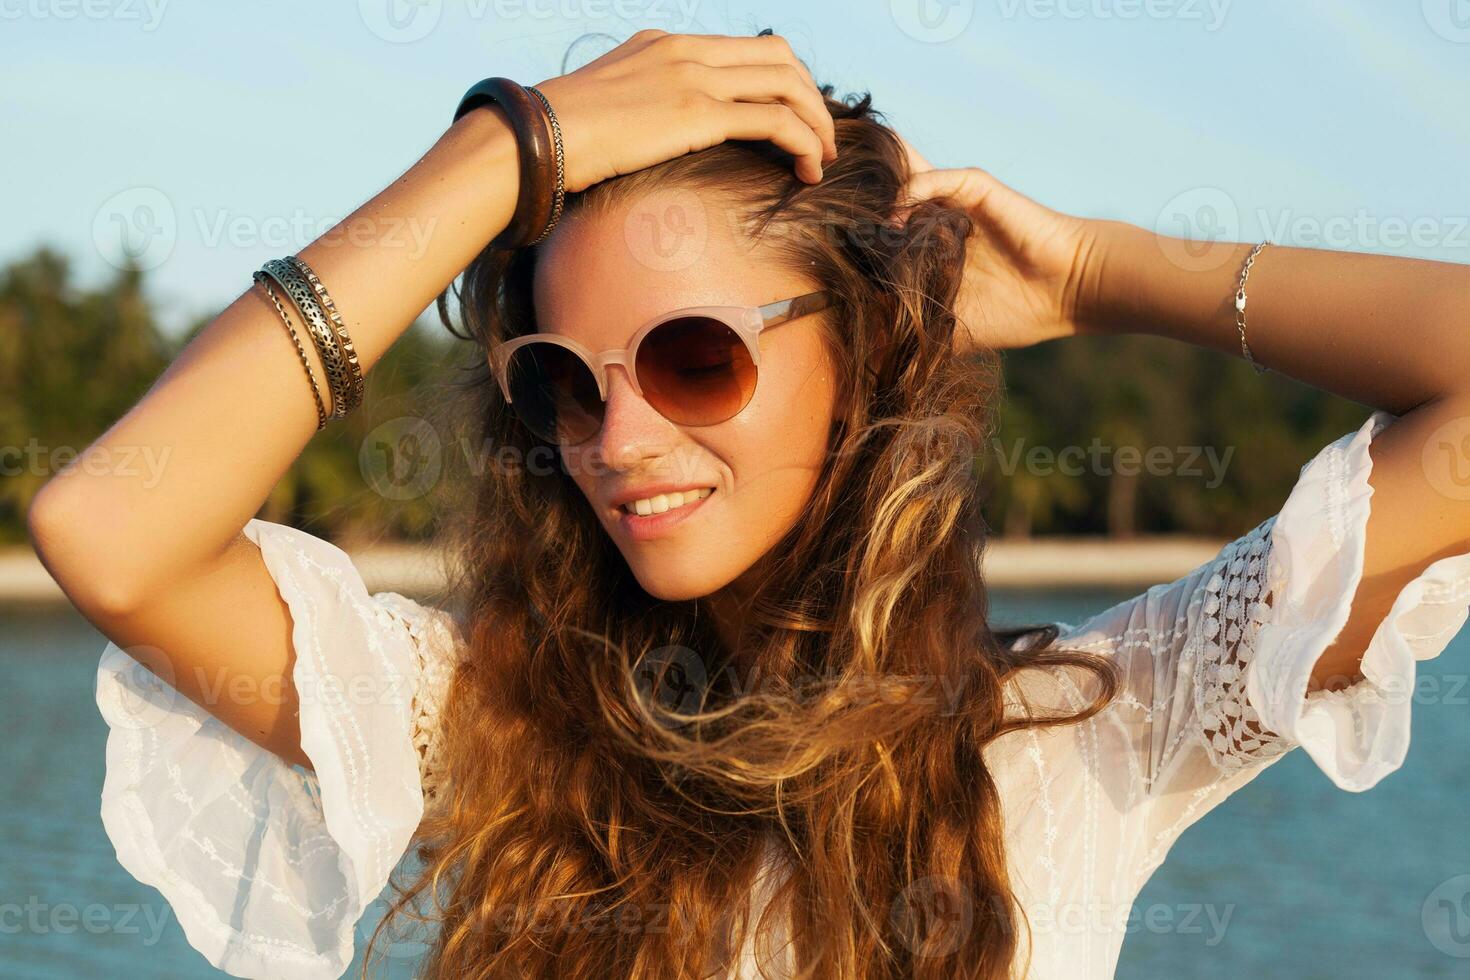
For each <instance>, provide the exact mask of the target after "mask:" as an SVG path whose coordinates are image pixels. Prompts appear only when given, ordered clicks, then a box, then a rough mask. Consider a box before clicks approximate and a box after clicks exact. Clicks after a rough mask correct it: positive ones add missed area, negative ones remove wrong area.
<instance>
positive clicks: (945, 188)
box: [904, 167, 1002, 207]
mask: <svg viewBox="0 0 1470 980" xmlns="http://www.w3.org/2000/svg"><path fill="white" fill-rule="evenodd" d="M1001 186H1002V185H1001V183H1000V182H999V181H998V180H996V179H995V178H994V177H992V176H990V174H988V173H986V172H985V171H983V170H981V169H980V168H978V167H952V168H946V169H944V170H925V171H923V172H922V173H917V174H914V175H913V176H912V177H910V178H909V179H908V181H907V182H905V184H904V191H905V195H906V197H907V198H908V199H909V200H910V201H913V202H917V201H924V200H928V199H930V198H935V197H947V198H950V199H951V200H953V201H954V202H955V203H957V204H960V205H964V206H966V207H971V206H973V205H976V204H979V203H980V202H981V201H983V200H984V199H985V197H986V196H987V195H988V194H991V193H994V192H995V191H996V189H997V188H1000V187H1001Z"/></svg>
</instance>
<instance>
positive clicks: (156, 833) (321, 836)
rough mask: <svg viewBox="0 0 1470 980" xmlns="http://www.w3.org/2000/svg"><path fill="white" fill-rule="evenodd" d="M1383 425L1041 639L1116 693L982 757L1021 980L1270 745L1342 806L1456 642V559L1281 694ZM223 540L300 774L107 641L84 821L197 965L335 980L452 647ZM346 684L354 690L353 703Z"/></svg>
mask: <svg viewBox="0 0 1470 980" xmlns="http://www.w3.org/2000/svg"><path fill="white" fill-rule="evenodd" d="M1393 421H1394V417H1393V416H1391V415H1388V414H1386V413H1383V412H1378V413H1375V414H1374V415H1373V416H1371V417H1370V418H1369V419H1368V420H1367V421H1366V422H1365V423H1364V424H1363V426H1362V427H1361V428H1360V429H1359V430H1357V431H1355V432H1350V433H1347V434H1346V435H1344V436H1343V437H1342V438H1340V439H1338V440H1336V441H1335V442H1333V443H1332V444H1330V445H1328V446H1326V447H1325V448H1324V449H1322V450H1321V452H1320V453H1318V454H1317V455H1316V456H1315V457H1314V458H1313V459H1312V460H1311V461H1309V462H1308V463H1307V464H1306V465H1305V466H1304V467H1303V468H1302V470H1301V474H1300V477H1299V480H1298V482H1297V484H1296V486H1295V487H1294V488H1293V490H1292V492H1291V494H1290V496H1289V497H1288V499H1287V501H1286V503H1285V504H1284V506H1283V507H1282V509H1281V510H1280V512H1279V513H1277V514H1276V515H1275V516H1273V517H1272V518H1270V519H1269V520H1267V521H1264V522H1263V523H1262V524H1260V525H1259V526H1257V527H1256V528H1254V529H1253V530H1251V531H1250V532H1249V533H1247V534H1245V535H1244V536H1243V537H1241V538H1240V539H1238V540H1236V541H1235V542H1233V543H1231V544H1230V545H1228V546H1227V547H1225V548H1224V549H1223V550H1222V551H1221V552H1220V553H1219V555H1218V556H1216V557H1215V558H1214V559H1213V560H1211V561H1210V562H1208V563H1206V564H1204V565H1202V566H1200V567H1199V568H1197V569H1195V570H1194V571H1192V572H1190V573H1189V574H1188V575H1185V576H1184V577H1182V578H1180V579H1178V580H1177V581H1174V582H1171V583H1167V584H1162V585H1157V586H1154V587H1153V588H1150V589H1148V590H1147V591H1145V592H1143V593H1142V594H1140V595H1138V596H1135V597H1134V598H1132V599H1129V600H1127V601H1125V602H1122V603H1119V604H1117V605H1115V606H1113V607H1112V608H1110V609H1108V610H1105V611H1104V612H1101V613H1099V614H1097V615H1096V616H1093V617H1091V618H1089V619H1088V620H1087V621H1086V622H1083V623H1080V624H1076V625H1073V624H1066V623H1064V624H1061V625H1062V629H1063V634H1062V642H1063V643H1064V645H1066V646H1068V647H1070V648H1082V649H1087V650H1093V651H1097V652H1099V653H1102V654H1105V655H1106V656H1109V657H1112V658H1115V659H1116V660H1117V661H1118V662H1119V663H1120V665H1121V667H1122V672H1123V676H1124V678H1125V685H1124V691H1123V694H1122V696H1121V697H1120V698H1119V699H1117V700H1116V701H1115V702H1114V703H1113V704H1112V705H1111V706H1110V707H1108V708H1107V709H1106V710H1105V711H1104V712H1103V713H1102V714H1100V715H1099V716H1097V717H1095V718H1093V719H1092V720H1090V721H1088V722H1084V723H1082V724H1078V725H1073V726H1070V727H1066V728H1060V729H1051V730H1045V731H1027V732H1020V733H1015V734H1013V735H1009V736H1006V737H1005V738H1003V739H1000V740H997V741H996V742H994V743H992V744H991V745H990V746H989V747H988V748H987V750H986V760H987V762H988V764H989V766H990V768H991V770H992V772H994V773H995V775H996V778H997V779H998V781H999V783H1000V786H1001V789H1002V799H1003V801H1004V802H1003V806H1004V819H1005V828H1006V842H1007V848H1008V854H1009V860H1010V870H1011V874H1012V881H1013V885H1014V887H1015V889H1016V893H1017V897H1018V899H1019V901H1020V903H1021V905H1022V906H1023V907H1024V909H1025V912H1026V914H1027V917H1028V919H1029V921H1030V924H1031V935H1032V941H1031V945H1030V952H1031V954H1032V960H1031V971H1030V974H1029V976H1031V977H1037V978H1058V980H1101V978H1106V977H1111V976H1112V975H1113V971H1114V967H1115V964H1116V962H1117V958H1118V954H1119V951H1120V948H1121V946H1122V942H1123V939H1124V937H1125V935H1126V926H1127V913H1128V911H1129V909H1130V907H1131V903H1132V902H1133V900H1134V899H1135V897H1136V896H1137V894H1138V893H1139V891H1140V889H1141V888H1142V887H1143V885H1144V883H1145V882H1146V881H1147V880H1148V878H1149V876H1150V874H1151V873H1152V872H1153V870H1154V869H1155V868H1156V867H1158V865H1159V864H1160V863H1161V862H1162V861H1163V860H1164V857H1165V855H1166V854H1167V853H1168V851H1169V848H1170V846H1171V845H1172V844H1173V842H1174V841H1175V840H1176V839H1177V838H1178V837H1179V835H1180V834H1181V833H1182V832H1183V831H1184V830H1185V829H1186V828H1187V827H1189V826H1190V825H1191V824H1192V823H1194V822H1195V821H1197V820H1199V819H1200V818H1201V817H1202V816H1204V815H1205V814H1206V813H1207V812H1208V811H1209V810H1211V809H1212V808H1213V807H1215V806H1216V805H1217V804H1219V803H1220V802H1221V801H1222V800H1224V799H1225V798H1226V797H1227V796H1228V795H1230V794H1231V793H1232V792H1234V791H1235V790H1236V789H1238V788H1240V787H1241V786H1243V785H1245V783H1247V782H1249V781H1250V780H1251V779H1252V778H1254V777H1255V776H1256V775H1257V774H1258V773H1260V772H1261V771H1262V770H1263V769H1264V768H1265V767H1266V766H1268V765H1270V764H1271V763H1272V762H1273V761H1275V760H1276V759H1278V758H1280V757H1281V755H1282V753H1284V752H1286V751H1287V750H1288V749H1290V748H1292V747H1295V746H1298V745H1299V746H1301V747H1303V748H1305V749H1306V751H1307V753H1308V754H1309V755H1310V756H1311V758H1312V760H1313V761H1314V762H1315V763H1316V764H1317V766H1318V767H1320V768H1321V770H1322V771H1323V772H1324V773H1325V774H1326V775H1327V777H1328V778H1330V779H1331V780H1332V781H1333V782H1334V783H1336V784H1337V785H1338V786H1340V787H1342V788H1343V789H1346V790H1352V791H1361V790H1366V789H1368V788H1369V787H1371V786H1373V785H1374V784H1375V783H1377V782H1378V781H1379V780H1380V779H1382V778H1383V777H1384V776H1386V775H1388V774H1389V773H1391V772H1393V771H1394V770H1395V769H1397V768H1398V767H1399V765H1400V764H1402V762H1403V760H1404V756H1405V752H1406V751H1407V749H1408V746H1409V720H1410V706H1411V694H1412V691H1413V690H1414V676H1415V664H1416V662H1417V661H1419V660H1427V659H1430V658H1433V657H1435V656H1438V654H1439V653H1440V652H1441V651H1442V650H1443V649H1444V647H1445V646H1446V645H1447V644H1448V643H1449V641H1450V640H1451V639H1452V638H1453V637H1454V636H1455V634H1456V633H1457V632H1458V631H1459V629H1460V627H1461V626H1462V624H1463V623H1464V622H1465V619H1466V615H1467V610H1470V554H1462V555H1456V556H1453V557H1449V558H1445V559H1442V560H1440V561H1437V562H1435V563H1434V564H1432V565H1431V566H1429V568H1427V569H1426V570H1425V571H1424V573H1423V574H1422V575H1420V576H1419V577H1418V578H1416V579H1414V580H1413V581H1412V582H1410V583H1409V584H1408V585H1407V586H1406V587H1405V588H1404V589H1403V591H1402V592H1401V593H1400V595H1399V596H1398V599H1397V601H1396V602H1395V604H1394V606H1393V608H1392V610H1391V612H1390V613H1389V615H1388V616H1387V618H1386V619H1385V620H1384V622H1383V624H1382V625H1381V626H1380V627H1379V629H1378V631H1377V633H1376V635H1375V636H1374V638H1373V641H1372V643H1371V645H1370V646H1369V648H1368V650H1367V652H1366V655H1365V657H1364V661H1363V666H1362V670H1363V674H1364V675H1365V679H1364V680H1363V681H1360V682H1359V683H1358V684H1356V685H1355V686H1353V687H1352V688H1350V689H1348V690H1346V691H1341V692H1335V693H1334V692H1318V693H1314V694H1312V695H1309V696H1308V695H1305V691H1306V687H1307V682H1308V676H1309V674H1310V671H1311V669H1312V666H1313V664H1314V662H1315V661H1316V660H1317V658H1318V656H1319V654H1320V653H1321V652H1322V651H1323V650H1324V649H1325V648H1326V647H1327V646H1328V645H1329V644H1330V643H1331V642H1332V640H1333V638H1334V637H1335V636H1336V634H1337V633H1338V632H1339V631H1340V630H1341V628H1342V627H1343V625H1344V624H1345V623H1346V621H1347V618H1348V612H1349V605H1350V601H1351V599H1352V597H1353V595H1354V594H1355V592H1356V590H1357V586H1358V582H1359V579H1360V578H1361V575H1362V566H1363V550H1364V532H1365V528H1366V525H1367V519H1368V513H1369V500H1370V497H1371V496H1372V487H1371V486H1370V485H1369V484H1368V474H1369V472H1370V468H1371V465H1372V461H1371V457H1370V456H1369V453H1368V446H1369V443H1370V441H1371V440H1372V439H1373V438H1374V437H1375V436H1376V435H1377V434H1378V433H1379V432H1380V431H1381V430H1382V429H1383V428H1384V427H1385V426H1387V425H1390V424H1391V423H1392V422H1393ZM245 532H246V534H247V535H248V536H249V537H250V538H251V539H252V540H253V541H255V542H256V543H257V544H258V545H259V547H260V549H261V553H262V555H263V557H264V560H265V562H266V565H267V567H268V568H269V570H270V574H271V575H272V577H273V578H274V580H275V583H276V585H277V587H278V588H279V590H280V592H281V594H282V596H283V597H284V598H285V600H286V602H287V603H288V604H289V607H290V611H291V615H292V619H293V624H294V625H293V631H292V637H293V641H294V643H295V648H296V653H297V659H296V664H295V668H294V675H293V678H294V680H295V682H296V686H297V688H298V690H299V691H315V692H319V694H318V696H314V697H311V698H305V697H304V698H303V704H302V708H301V716H300V720H301V737H302V745H303V748H304V750H305V752H306V754H307V755H308V756H309V757H310V758H311V760H312V762H313V764H314V766H315V770H316V772H315V774H314V775H310V774H306V773H305V772H304V771H303V770H300V769H297V768H295V767H293V766H289V765H287V764H286V763H284V762H282V761H281V760H280V759H278V758H277V757H275V756H273V755H271V754H269V753H267V752H265V751H263V750H262V749H259V748H257V747H256V746H255V745H253V744H252V743H251V742H249V741H247V740H246V739H245V738H243V737H242V736H240V735H238V734H237V733H235V732H234V731H233V730H231V729H229V728H227V727H226V726H224V725H223V724H221V723H220V722H218V721H216V720H215V719H214V718H213V717H212V716H210V715H209V714H208V713H206V712H205V711H203V710H202V709H200V708H199V707H197V706H196V705H195V704H194V703H193V702H191V701H189V700H187V699H186V698H184V697H183V696H181V695H179V694H178V693H177V692H175V691H174V690H173V688H172V687H170V686H168V685H167V684H165V683H162V682H159V681H156V680H154V679H153V675H152V674H150V673H148V672H147V671H146V670H143V669H142V668H141V667H138V666H136V665H135V664H134V662H133V661H132V660H131V658H129V657H128V656H127V655H126V654H125V653H123V652H122V651H121V650H120V649H118V648H117V647H116V646H114V645H112V644H109V645H108V647H107V649H106V651H105V652H104V654H103V656H102V661H101V664H100V665H99V670H98V677H97V703H98V706H99V708H100V709H101V712H102V715H103V717H104V718H105V719H106V720H107V722H108V724H109V726H110V729H109V736H108V740H107V773H106V780H105V783H104V786H103V790H102V819H103V823H104V824H105V826H106V830H107V833H108V835H109V836H110V837H111V839H112V841H113V843H114V845H115V846H116V848H117V856H118V860H119V861H120V862H121V863H122V865H123V867H125V868H126V869H127V870H128V872H129V873H131V874H132V875H133V876H134V877H136V878H137V879H138V880H139V881H141V882H144V883H146V884H149V885H152V886H154V887H155V888H157V889H158V890H159V891H160V892H162V894H163V896H164V898H165V899H167V900H168V902H169V903H170V904H171V906H172V908H173V911H174V913H175V915H177V917H178V920H179V922H180V924H181V926H182V927H183V929H184V932H185V935H186V936H187V938H188V941H189V942H190V943H191V944H192V945H193V946H194V947H195V948H196V949H197V950H199V952H200V953H202V954H203V955H204V956H205V957H206V958H207V959H208V960H209V961H210V962H211V963H213V964H214V965H215V966H217V967H219V968H220V969H222V970H224V971H226V972H228V973H231V974H234V975H236V976H242V977H271V978H280V980H289V978H326V977H337V976H340V975H341V974H342V973H343V972H344V971H345V970H346V968H347V966H348V965H349V963H350V961H351V959H352V956H353V949H354V937H355V933H356V928H355V927H356V926H357V924H358V921H359V919H360V918H361V917H362V915H363V912H364V910H365V909H366V907H367V905H368V904H369V903H370V902H371V901H372V900H373V899H374V898H375V897H377V896H378V894H379V892H380V891H381V889H382V888H383V886H384V884H385V882H386V880H387V877H388V875H389V873H390V871H391V870H392V868H393V867H394V865H395V864H396V862H397V861H398V860H399V858H400V857H401V856H402V855H403V854H404V852H405V850H406V848H407V845H408V842H409V838H410V835H411V834H412V833H413V831H414V829H415V827H416V826H417V824H418V822H419V820H420V818H421V816H422V813H423V809H424V806H425V802H424V801H425V798H426V794H431V793H432V789H433V787H434V781H435V765H436V764H435V755H434V744H435V743H434V737H433V736H434V721H435V717H436V710H437V705H438V704H439V703H440V702H441V699H442V697H443V695H444V690H445V683H446V680H447V678H448V676H449V674H450V671H451V669H452V664H453V661H454V658H455V656H456V655H457V654H458V652H459V651H461V650H462V649H463V641H462V634H461V633H460V632H459V630H458V628H457V625H456V624H455V623H454V621H453V620H452V619H451V617H450V616H449V614H448V613H447V612H444V611H442V610H439V609H435V608H432V607H429V606H425V605H421V604H419V603H416V602H413V601H411V600H409V599H406V598H404V597H403V596H400V595H397V594H395V593H391V592H380V593H377V594H373V595H370V594H368V592H367V591H366V589H365V587H364V585H363V580H362V578H361V576H360V575H359V573H358V571H357V570H356V569H355V567H354V566H353V565H352V563H351V561H350V560H349V559H348V557H347V555H346V554H345V553H344V552H342V551H341V550H340V549H338V548H337V547H335V546H333V545H331V544H329V543H327V542H325V541H323V540H321V539H319V538H316V537H313V536H311V535H308V534H305V533H303V532H300V531H297V530H293V529H291V528H288V527H285V526H282V525H278V524H272V523H268V522H264V521H260V520H253V521H251V522H250V524H249V525H248V526H247V527H246V529H245ZM1031 676H1032V679H1031V680H1029V681H1027V682H1026V683H1027V684H1028V685H1030V689H1029V690H1028V691H1027V693H1028V694H1029V695H1030V696H1031V697H1032V698H1033V700H1035V699H1037V698H1038V697H1039V698H1051V699H1052V700H1053V701H1054V702H1056V703H1057V704H1067V705H1069V706H1072V707H1077V706H1081V705H1082V704H1083V703H1084V702H1085V701H1086V700H1088V698H1087V696H1086V692H1084V691H1079V690H1076V689H1074V688H1073V687H1072V685H1071V683H1069V682H1068V680H1067V679H1066V678H1065V677H1063V676H1061V675H1052V674H1046V675H1042V677H1043V680H1037V679H1036V675H1031ZM364 677H367V678H373V679H375V680H374V683H373V684H370V685H369V688H370V696H364V695H363V693H362V691H361V690H357V691H354V689H353V687H352V684H353V682H354V680H355V679H356V680H361V679H362V678H364ZM1017 690H1019V688H1018V689H1017ZM430 798H432V797H431V796H430ZM1022 936H1023V939H1024V936H1025V932H1024V931H1023V933H1022ZM755 975H756V974H755V973H754V972H753V971H751V970H749V969H748V968H742V976H755Z"/></svg>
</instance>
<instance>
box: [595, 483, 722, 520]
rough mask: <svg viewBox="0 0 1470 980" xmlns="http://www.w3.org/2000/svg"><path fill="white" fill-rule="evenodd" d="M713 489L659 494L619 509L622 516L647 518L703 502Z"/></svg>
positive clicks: (631, 501)
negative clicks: (698, 501)
mask: <svg viewBox="0 0 1470 980" xmlns="http://www.w3.org/2000/svg"><path fill="white" fill-rule="evenodd" d="M714 492H715V491H714V487H700V488H699V489H697V490H685V491H683V492H679V491H675V492H673V493H660V494H655V495H654V496H652V497H643V498H641V499H639V500H630V501H629V502H627V503H625V504H623V505H622V507H620V508H619V509H620V510H621V511H622V512H623V513H624V514H632V515H636V516H638V517H649V516H651V515H654V514H662V513H664V512H665V511H670V510H674V509H675V508H678V507H683V506H684V505H685V504H691V503H693V502H694V501H696V500H703V499H704V498H705V497H708V496H709V495H710V494H712V493H714Z"/></svg>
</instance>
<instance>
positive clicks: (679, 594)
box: [624, 555, 735, 602]
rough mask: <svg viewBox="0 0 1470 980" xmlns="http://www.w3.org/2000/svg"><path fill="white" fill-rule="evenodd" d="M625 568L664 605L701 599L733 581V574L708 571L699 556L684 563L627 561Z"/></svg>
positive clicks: (711, 569) (705, 562)
mask: <svg viewBox="0 0 1470 980" xmlns="http://www.w3.org/2000/svg"><path fill="white" fill-rule="evenodd" d="M624 557H626V556H624ZM628 567H629V568H630V569H632V571H633V576H634V578H636V579H637V580H638V584H639V585H641V586H642V587H643V591H645V592H647V593H648V594H649V595H651V596H653V597H654V598H655V599H662V600H664V601H665V602H681V601H685V600H688V599H700V598H703V597H704V596H707V595H711V594H712V593H714V592H718V591H719V590H720V589H721V588H723V587H724V586H725V585H728V584H729V583H730V582H731V581H732V580H733V579H734V578H735V575H734V574H733V573H732V574H730V575H722V574H720V571H721V570H720V569H714V568H711V567H710V563H709V561H708V560H707V559H703V558H702V557H701V556H699V555H691V556H690V557H689V559H688V560H684V561H668V560H658V559H655V560H644V561H630V562H628Z"/></svg>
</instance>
